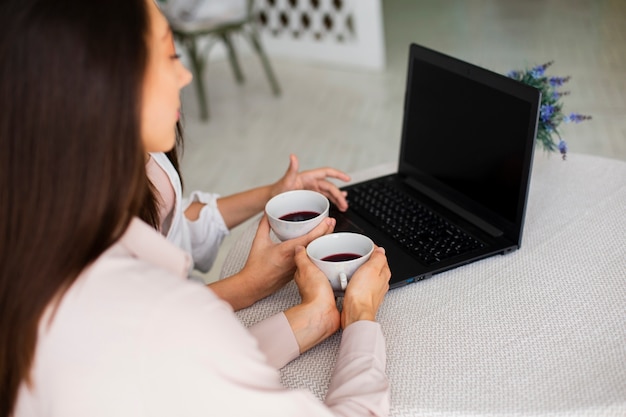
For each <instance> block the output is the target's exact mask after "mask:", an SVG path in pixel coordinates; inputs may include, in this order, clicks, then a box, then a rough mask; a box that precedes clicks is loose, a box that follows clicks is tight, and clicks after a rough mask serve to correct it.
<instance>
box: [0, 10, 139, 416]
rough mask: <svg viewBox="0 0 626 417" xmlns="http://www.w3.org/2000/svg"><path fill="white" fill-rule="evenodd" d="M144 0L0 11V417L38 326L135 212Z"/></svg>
mask: <svg viewBox="0 0 626 417" xmlns="http://www.w3.org/2000/svg"><path fill="white" fill-rule="evenodd" d="M148 33H149V20H148V11H147V2H146V1H145V0H106V1H104V0H90V1H85V0H2V3H1V4H0V63H1V64H0V417H5V416H9V415H10V414H11V413H12V410H13V409H14V407H15V402H16V399H17V392H18V389H19V386H20V384H21V383H22V382H26V383H28V382H29V373H30V368H31V366H32V362H33V358H34V353H35V349H36V345H37V328H38V323H39V321H40V319H41V317H42V314H43V312H44V310H45V309H46V307H47V306H49V305H50V304H51V303H52V302H54V301H55V300H58V297H59V296H60V295H62V294H63V293H64V291H65V290H66V289H67V288H68V287H69V286H71V285H72V283H73V282H74V281H75V280H76V278H77V277H78V275H79V273H80V272H81V271H82V270H83V269H84V268H85V267H86V266H87V265H89V264H90V263H91V262H93V261H94V260H95V259H96V258H97V257H98V256H99V255H100V254H101V253H102V252H103V251H104V250H105V249H106V248H108V247H109V246H110V245H111V244H112V243H113V242H115V241H116V240H117V239H119V237H120V236H121V234H122V233H123V232H124V230H125V229H126V227H127V226H128V224H129V222H130V220H131V219H132V217H133V216H135V215H137V214H138V213H139V212H140V208H141V207H142V205H143V201H144V197H145V195H146V194H145V192H146V189H147V183H148V181H147V178H146V170H145V153H144V151H143V146H142V143H141V138H140V134H141V126H140V115H141V112H140V106H141V102H140V99H141V97H142V94H141V88H142V80H143V76H144V72H145V68H146V65H147V54H148V51H147V46H146V36H147V34H148Z"/></svg>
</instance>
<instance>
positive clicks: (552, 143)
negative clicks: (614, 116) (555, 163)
mask: <svg viewBox="0 0 626 417" xmlns="http://www.w3.org/2000/svg"><path fill="white" fill-rule="evenodd" d="M553 62H554V61H550V62H546V63H545V64H543V65H537V66H535V67H533V68H531V69H526V70H523V71H519V70H513V71H509V73H508V74H507V75H508V77H510V78H513V79H515V80H518V81H520V82H522V83H525V84H528V85H530V86H532V87H535V88H536V89H538V90H540V91H541V104H540V108H539V121H538V122H539V123H538V126H537V142H539V143H540V144H541V145H543V147H544V149H545V150H547V151H549V152H554V151H559V152H560V153H561V155H562V156H563V159H565V157H566V155H567V143H566V142H565V141H564V140H563V139H562V138H561V135H560V132H559V126H560V124H561V122H565V123H569V122H573V123H580V122H582V121H585V120H590V119H591V116H587V115H583V114H579V113H570V114H569V115H565V114H564V113H563V103H562V101H561V99H562V98H563V97H564V96H567V95H569V91H561V90H560V88H561V87H562V86H563V85H564V84H565V83H566V82H568V81H569V80H570V78H571V77H570V76H569V75H568V76H565V77H555V76H547V75H546V69H547V68H548V67H550V66H551V65H552V64H553Z"/></svg>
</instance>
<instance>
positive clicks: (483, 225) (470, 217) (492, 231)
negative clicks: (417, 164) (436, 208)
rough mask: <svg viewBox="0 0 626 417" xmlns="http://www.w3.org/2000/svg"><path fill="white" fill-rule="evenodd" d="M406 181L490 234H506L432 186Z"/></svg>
mask: <svg viewBox="0 0 626 417" xmlns="http://www.w3.org/2000/svg"><path fill="white" fill-rule="evenodd" d="M405 182H406V183H407V184H408V185H409V186H411V187H412V188H415V189H416V190H417V191H419V192H421V193H423V194H425V195H427V196H428V197H430V198H432V199H433V200H435V201H436V202H437V203H439V204H441V205H442V206H444V207H445V208H447V209H449V210H450V211H452V212H454V213H455V214H458V215H459V216H461V217H463V218H464V219H465V220H467V221H469V222H470V223H472V224H473V225H475V226H476V227H478V228H480V229H482V230H484V231H485V232H487V233H488V234H490V235H491V236H493V237H500V236H502V235H503V234H504V232H503V231H502V230H500V229H498V228H497V227H495V226H492V225H490V224H489V223H487V222H486V221H484V220H483V219H481V218H480V217H478V216H476V215H475V214H472V213H470V212H469V211H467V210H465V209H464V208H462V207H460V206H458V205H456V204H454V203H452V202H450V201H448V200H446V199H445V198H443V197H442V196H440V195H439V194H437V193H436V192H434V191H433V190H431V189H430V188H428V187H426V186H424V185H422V184H420V183H418V182H417V181H415V180H414V179H412V178H405Z"/></svg>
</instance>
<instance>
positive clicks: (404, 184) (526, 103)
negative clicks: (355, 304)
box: [330, 44, 541, 288]
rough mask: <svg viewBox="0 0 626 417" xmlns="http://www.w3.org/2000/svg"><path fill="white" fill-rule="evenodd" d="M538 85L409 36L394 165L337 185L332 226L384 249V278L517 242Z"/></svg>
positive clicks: (437, 269) (444, 266) (419, 276)
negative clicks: (338, 203)
mask: <svg viewBox="0 0 626 417" xmlns="http://www.w3.org/2000/svg"><path fill="white" fill-rule="evenodd" d="M540 101H541V92H540V91H539V90H538V89H536V88H533V87H530V86H528V85H526V84H523V83H521V82H518V81H515V80H513V79H510V78H508V77H506V76H503V75H500V74H497V73H495V72H492V71H489V70H487V69H484V68H481V67H478V66H476V65H472V64H470V63H468V62H464V61H462V60H460V59H456V58H454V57H451V56H447V55H445V54H442V53H439V52H436V51H434V50H431V49H428V48H425V47H423V46H420V45H416V44H411V45H410V49H409V62H408V72H407V81H406V92H405V98H404V103H405V104H404V118H403V126H402V138H401V146H400V156H399V161H398V170H397V172H396V173H393V174H391V175H386V176H382V177H379V178H374V179H371V180H368V181H364V182H361V183H358V184H352V185H349V186H346V187H343V189H344V190H346V191H348V202H349V204H350V207H349V209H348V210H347V211H346V212H344V213H341V212H339V211H338V210H337V208H336V207H334V206H333V207H332V208H331V213H330V215H331V216H332V217H334V218H336V219H337V225H336V227H335V231H352V232H358V233H362V234H365V235H367V236H369V237H370V238H371V239H372V240H374V242H375V243H376V244H377V245H379V246H383V247H384V248H385V249H386V254H387V259H388V261H389V266H390V269H391V280H390V287H391V288H396V287H400V286H402V285H405V284H408V283H412V282H416V281H419V280H423V279H425V278H429V277H431V276H433V275H435V274H439V273H442V272H445V271H448V270H450V269H452V268H456V267H459V266H462V265H466V264H468V263H470V262H474V261H477V260H480V259H485V258H488V257H491V256H494V255H498V254H501V255H504V254H508V253H510V252H512V251H515V250H517V249H519V248H520V246H521V242H522V230H523V227H524V216H525V212H526V203H527V197H528V188H529V184H530V174H531V168H532V160H533V150H534V143H535V135H536V132H537V121H538V113H539V105H540Z"/></svg>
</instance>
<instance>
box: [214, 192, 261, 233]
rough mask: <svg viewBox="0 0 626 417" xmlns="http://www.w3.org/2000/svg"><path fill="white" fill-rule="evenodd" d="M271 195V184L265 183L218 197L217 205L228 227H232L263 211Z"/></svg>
mask: <svg viewBox="0 0 626 417" xmlns="http://www.w3.org/2000/svg"><path fill="white" fill-rule="evenodd" d="M271 197H272V186H271V185H266V186H263V187H257V188H253V189H251V190H248V191H243V192H241V193H237V194H233V195H230V196H226V197H221V198H218V199H217V207H218V209H219V211H220V213H221V214H222V217H223V218H224V222H225V223H226V225H227V226H228V228H229V229H232V228H233V227H235V226H238V225H240V224H241V223H243V222H245V221H246V220H248V219H250V218H251V217H252V216H254V215H255V214H257V213H260V212H261V211H263V209H264V208H265V204H266V203H267V202H268V201H269V199H270V198H271Z"/></svg>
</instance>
